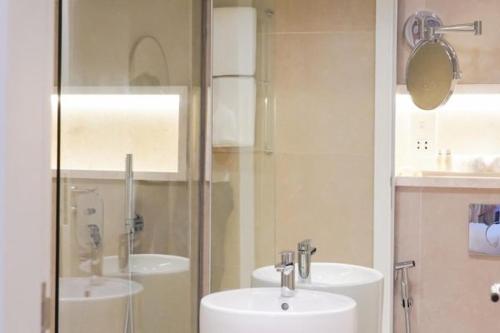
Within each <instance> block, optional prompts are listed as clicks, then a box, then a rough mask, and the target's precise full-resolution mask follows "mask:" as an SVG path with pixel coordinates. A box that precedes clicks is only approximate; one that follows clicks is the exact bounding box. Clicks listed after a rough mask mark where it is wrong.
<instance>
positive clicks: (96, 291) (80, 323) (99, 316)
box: [59, 277, 143, 333]
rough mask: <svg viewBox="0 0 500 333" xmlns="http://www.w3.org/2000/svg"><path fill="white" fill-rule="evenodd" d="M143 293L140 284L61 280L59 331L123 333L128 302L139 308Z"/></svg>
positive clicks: (98, 280)
mask: <svg viewBox="0 0 500 333" xmlns="http://www.w3.org/2000/svg"><path fill="white" fill-rule="evenodd" d="M142 291H143V288H142V286H141V285H140V284H139V283H137V282H134V281H127V280H123V279H115V278H100V277H91V278H70V277H68V278H61V279H60V280H59V305H60V315H59V327H60V331H61V332H75V333H77V332H82V333H83V332H109V333H115V332H116V333H123V332H124V325H125V319H126V318H127V308H128V302H129V301H130V300H131V301H132V302H134V304H139V299H140V296H141V294H142ZM136 328H137V329H138V328H139V327H138V326H137V327H136Z"/></svg>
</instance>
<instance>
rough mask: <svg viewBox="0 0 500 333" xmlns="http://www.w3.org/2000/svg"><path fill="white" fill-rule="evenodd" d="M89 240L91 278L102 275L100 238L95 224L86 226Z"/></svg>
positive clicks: (98, 229)
mask: <svg viewBox="0 0 500 333" xmlns="http://www.w3.org/2000/svg"><path fill="white" fill-rule="evenodd" d="M87 228H88V232H89V240H90V272H91V274H92V275H93V276H101V275H102V236H101V230H100V228H99V226H98V225H97V224H89V225H88V226H87Z"/></svg>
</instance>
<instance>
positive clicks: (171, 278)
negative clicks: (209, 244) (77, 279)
mask: <svg viewBox="0 0 500 333" xmlns="http://www.w3.org/2000/svg"><path fill="white" fill-rule="evenodd" d="M130 264H131V265H130V268H131V269H130V272H131V277H132V279H133V280H134V281H136V282H138V283H140V284H141V285H142V286H143V287H144V292H143V300H144V304H143V306H141V307H140V308H139V310H138V312H139V316H140V321H141V322H142V326H143V328H144V332H178V333H188V332H190V331H191V317H190V314H191V274H190V262H189V259H188V258H184V257H179V256H173V255H165V254H133V255H132V256H131V257H130ZM103 274H104V275H105V276H111V277H120V278H127V277H128V275H129V274H128V273H122V272H121V271H120V268H119V266H118V257H117V256H110V257H104V260H103Z"/></svg>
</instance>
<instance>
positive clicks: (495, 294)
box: [491, 283, 500, 303]
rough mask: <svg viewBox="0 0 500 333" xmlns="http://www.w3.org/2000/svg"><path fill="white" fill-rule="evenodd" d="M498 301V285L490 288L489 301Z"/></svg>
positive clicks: (499, 289) (499, 291) (499, 285)
mask: <svg viewBox="0 0 500 333" xmlns="http://www.w3.org/2000/svg"><path fill="white" fill-rule="evenodd" d="M499 300H500V283H495V284H494V285H492V286H491V301H492V302H493V303H497V302H498V301H499Z"/></svg>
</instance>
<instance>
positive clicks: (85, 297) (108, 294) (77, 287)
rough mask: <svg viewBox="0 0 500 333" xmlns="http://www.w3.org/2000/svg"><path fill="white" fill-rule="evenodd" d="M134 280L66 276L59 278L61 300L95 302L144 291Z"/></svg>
mask: <svg viewBox="0 0 500 333" xmlns="http://www.w3.org/2000/svg"><path fill="white" fill-rule="evenodd" d="M142 290H143V287H142V286H141V285H140V284H139V283H137V282H134V281H127V280H123V279H116V278H103V277H64V278H60V279H59V292H60V294H59V295H60V296H59V300H60V301H61V302H94V301H107V300H112V299H118V298H125V297H128V296H129V295H135V294H138V293H140V292H142Z"/></svg>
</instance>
